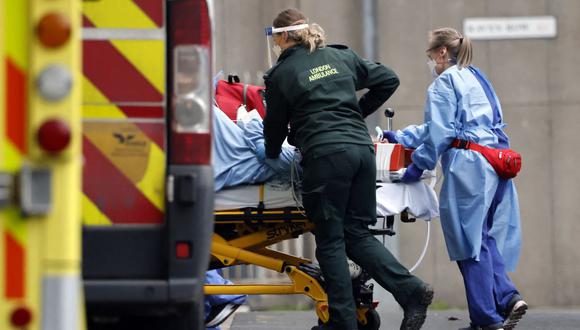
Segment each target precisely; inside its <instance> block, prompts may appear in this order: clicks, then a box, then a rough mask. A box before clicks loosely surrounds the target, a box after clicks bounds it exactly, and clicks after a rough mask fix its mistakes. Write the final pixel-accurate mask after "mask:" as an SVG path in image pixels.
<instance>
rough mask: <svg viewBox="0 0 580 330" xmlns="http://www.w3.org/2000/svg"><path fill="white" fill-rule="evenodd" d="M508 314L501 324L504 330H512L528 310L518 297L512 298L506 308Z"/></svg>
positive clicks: (526, 305)
mask: <svg viewBox="0 0 580 330" xmlns="http://www.w3.org/2000/svg"><path fill="white" fill-rule="evenodd" d="M508 310H509V313H508V315H507V317H506V319H505V321H504V322H503V328H504V330H512V329H513V328H515V327H516V325H517V324H518V322H520V320H521V319H522V317H523V316H524V314H526V311H527V310H528V304H527V303H526V302H525V301H524V300H523V299H522V297H520V296H519V295H517V296H515V297H514V298H512V301H511V302H510V304H509V307H508Z"/></svg>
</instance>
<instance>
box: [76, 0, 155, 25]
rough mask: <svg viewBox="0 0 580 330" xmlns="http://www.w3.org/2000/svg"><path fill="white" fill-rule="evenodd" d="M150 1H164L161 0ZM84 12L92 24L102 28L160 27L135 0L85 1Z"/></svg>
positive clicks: (153, 0)
mask: <svg viewBox="0 0 580 330" xmlns="http://www.w3.org/2000/svg"><path fill="white" fill-rule="evenodd" d="M148 1H150V2H156V3H160V4H161V3H162V2H161V0H148ZM161 8H162V7H161ZM83 14H84V16H85V17H86V19H87V20H88V21H90V22H91V23H92V25H94V26H96V27H101V28H143V29H151V28H157V27H159V26H158V25H157V23H156V22H154V20H152V19H151V18H150V17H149V15H148V14H147V13H146V12H145V11H144V10H143V9H142V8H141V7H140V6H139V4H137V3H135V2H133V0H99V1H83Z"/></svg>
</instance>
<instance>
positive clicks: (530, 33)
mask: <svg viewBox="0 0 580 330" xmlns="http://www.w3.org/2000/svg"><path fill="white" fill-rule="evenodd" d="M463 33H464V34H465V36H467V37H469V38H471V39H473V40H502V39H539V38H555V37H556V34H557V26H556V18H555V17H554V16H531V17H473V18H466V19H465V20H464V21H463Z"/></svg>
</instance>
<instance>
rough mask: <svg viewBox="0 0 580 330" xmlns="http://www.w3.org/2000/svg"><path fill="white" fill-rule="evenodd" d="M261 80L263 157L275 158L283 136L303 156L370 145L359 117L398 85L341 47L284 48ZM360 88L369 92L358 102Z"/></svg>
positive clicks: (382, 68) (389, 73)
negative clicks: (323, 148) (326, 147)
mask: <svg viewBox="0 0 580 330" xmlns="http://www.w3.org/2000/svg"><path fill="white" fill-rule="evenodd" d="M264 81H265V84H266V104H267V112H266V116H265V118H264V138H265V141H266V142H265V144H266V156H267V157H268V158H277V157H278V155H279V154H280V151H281V146H282V142H284V139H285V138H286V136H288V142H289V143H290V144H292V145H294V146H296V147H298V148H299V149H300V151H301V152H302V154H303V155H306V154H307V153H308V151H309V150H310V149H311V148H312V147H315V146H318V145H323V144H337V143H350V144H368V145H372V141H371V139H370V136H369V133H368V130H367V127H366V124H365V122H364V118H365V117H366V116H368V115H370V114H371V113H373V112H375V111H376V110H377V109H378V108H379V107H380V106H381V105H382V104H383V103H384V102H385V101H386V100H387V99H388V98H389V97H390V96H391V95H392V94H393V93H394V92H395V90H396V89H397V87H398V86H399V79H398V77H397V75H396V74H395V73H394V72H393V71H392V70H391V69H389V68H387V67H385V66H383V65H381V64H379V63H375V62H371V61H369V60H366V59H362V58H360V57H359V56H358V55H357V54H356V53H355V52H354V51H352V50H350V49H349V48H348V47H346V46H340V45H335V46H328V47H325V48H320V49H318V50H316V51H314V52H313V53H310V52H309V50H308V49H307V48H305V47H304V46H294V47H291V48H288V49H286V50H285V51H284V52H283V53H282V54H281V55H280V58H279V59H278V62H277V63H276V65H275V66H273V67H272V68H271V69H270V70H268V72H266V74H265V75H264ZM363 88H368V89H369V91H368V92H367V93H366V94H364V95H363V96H362V97H361V98H360V100H357V96H356V91H358V90H361V89H363ZM288 124H290V131H288Z"/></svg>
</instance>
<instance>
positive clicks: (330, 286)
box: [302, 144, 423, 329]
mask: <svg viewBox="0 0 580 330" xmlns="http://www.w3.org/2000/svg"><path fill="white" fill-rule="evenodd" d="M375 164H376V161H375V155H374V150H373V148H372V147H371V146H367V145H356V144H341V145H325V146H318V147H315V148H313V150H310V151H309V152H308V153H307V154H306V155H305V156H304V160H303V161H302V167H303V170H304V179H303V193H302V198H303V204H304V208H305V209H306V214H307V216H308V218H309V219H310V220H311V221H313V222H314V223H315V225H316V228H315V231H314V235H315V237H316V258H317V259H318V262H319V263H320V267H321V269H322V273H323V275H324V278H325V280H326V283H327V294H328V301H329V305H330V306H329V307H330V325H331V326H333V327H336V328H339V329H356V328H357V322H356V314H355V304H354V297H353V295H352V282H351V279H350V274H349V268H348V264H347V256H348V258H350V259H351V260H353V261H354V262H355V263H357V264H358V265H359V266H361V267H362V268H364V269H365V270H366V271H367V272H368V273H369V274H370V275H371V276H372V278H373V279H374V280H375V281H377V283H379V284H380V285H381V286H382V287H383V288H385V289H386V290H387V291H389V292H390V293H391V294H393V296H394V297H395V299H396V300H397V302H398V303H399V304H400V305H402V306H404V305H405V304H406V303H407V301H410V300H409V299H410V298H412V297H411V295H412V294H413V291H414V290H416V289H417V288H418V287H419V286H420V285H422V284H423V282H422V281H421V280H420V279H419V278H417V277H415V276H413V275H411V274H410V273H409V271H408V270H407V269H406V268H405V267H404V266H403V265H401V264H400V263H399V262H398V261H397V259H395V257H394V256H393V255H392V254H391V253H390V252H389V250H387V249H386V248H385V247H384V246H383V244H381V242H379V240H377V239H376V238H375V237H374V236H373V235H372V234H371V232H370V230H369V228H368V226H369V225H371V224H374V223H376V192H375V189H376V165H375Z"/></svg>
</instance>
